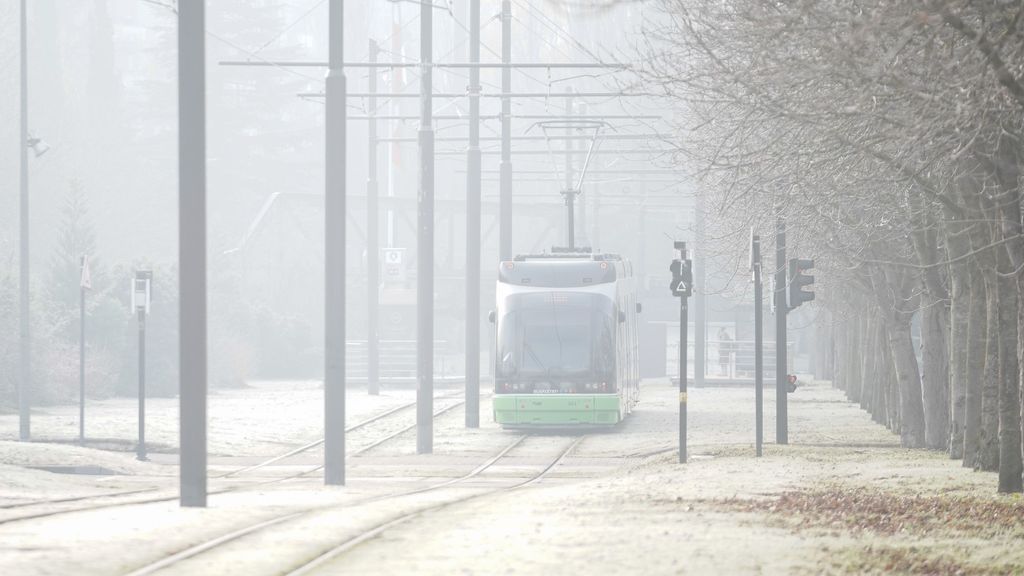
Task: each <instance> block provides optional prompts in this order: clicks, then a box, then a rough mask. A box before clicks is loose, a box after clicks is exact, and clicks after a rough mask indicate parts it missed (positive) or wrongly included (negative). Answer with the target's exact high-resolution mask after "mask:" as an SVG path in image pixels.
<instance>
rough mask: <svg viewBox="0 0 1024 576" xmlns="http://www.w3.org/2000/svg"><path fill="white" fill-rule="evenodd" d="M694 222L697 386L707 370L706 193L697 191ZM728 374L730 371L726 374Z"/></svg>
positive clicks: (694, 356) (694, 365) (695, 361)
mask: <svg viewBox="0 0 1024 576" xmlns="http://www.w3.org/2000/svg"><path fill="white" fill-rule="evenodd" d="M694 224H695V226H694V227H695V228H696V230H695V232H696V235H697V242H696V245H695V246H694V247H693V268H694V270H693V304H694V311H693V380H694V383H695V384H696V385H697V386H703V385H704V377H705V373H706V372H707V334H708V319H707V297H706V294H705V289H704V285H705V283H706V280H707V275H706V274H705V269H704V265H705V262H706V260H705V258H704V246H705V245H706V238H705V228H704V193H703V192H702V191H698V192H697V197H696V202H695V208H694ZM726 375H727V376H728V373H727V374H726Z"/></svg>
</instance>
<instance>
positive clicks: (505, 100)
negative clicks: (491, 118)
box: [498, 0, 512, 260]
mask: <svg viewBox="0 0 1024 576" xmlns="http://www.w3.org/2000/svg"><path fill="white" fill-rule="evenodd" d="M501 63H502V64H504V65H505V66H504V67H503V68H502V69H501V94H502V96H501V164H500V165H499V167H498V168H499V170H500V176H499V179H500V182H499V192H498V214H499V218H498V220H499V224H498V236H499V240H498V245H499V248H498V256H499V257H500V259H501V260H509V259H511V258H512V99H511V98H510V97H509V96H508V94H510V93H511V92H512V68H510V67H509V66H508V65H509V64H511V63H512V0H502V1H501Z"/></svg>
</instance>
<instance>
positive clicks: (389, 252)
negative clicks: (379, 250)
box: [384, 248, 405, 284]
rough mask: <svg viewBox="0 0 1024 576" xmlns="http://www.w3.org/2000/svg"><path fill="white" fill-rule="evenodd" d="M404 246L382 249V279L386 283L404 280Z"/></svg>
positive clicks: (398, 282)
mask: <svg viewBox="0 0 1024 576" xmlns="http://www.w3.org/2000/svg"><path fill="white" fill-rule="evenodd" d="M404 262H405V248H385V249H384V281H385V282H386V283H388V284H400V283H403V282H405V265H404Z"/></svg>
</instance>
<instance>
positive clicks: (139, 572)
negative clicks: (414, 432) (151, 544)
mask: <svg viewBox="0 0 1024 576" xmlns="http://www.w3.org/2000/svg"><path fill="white" fill-rule="evenodd" d="M525 438H526V436H525V435H523V436H519V437H517V438H516V439H515V440H514V441H513V442H512V443H510V444H509V445H508V446H506V447H505V448H503V449H502V450H501V451H500V452H499V453H498V454H497V455H495V456H493V457H491V458H490V459H488V460H487V461H486V462H484V463H483V464H482V465H480V466H478V467H476V468H475V469H473V471H471V472H469V473H468V474H466V475H464V476H462V477H460V478H455V479H453V480H448V481H445V482H442V483H439V484H434V485H432V486H427V487H424V488H418V489H415V490H408V491H405V492H399V493H397V494H382V495H378V496H372V497H369V498H364V499H362V500H359V501H357V502H346V503H343V504H337V505H334V506H328V507H322V506H315V507H309V508H305V509H302V510H298V511H295V512H289V513H287V514H282V515H281V516H277V517H274V518H270V519H268V520H263V521H261V522H258V523H256V524H252V525H250V526H246V527H244V528H240V529H238V530H235V531H232V532H229V533H227V534H223V535H221V536H218V537H216V538H212V539H210V540H207V541H205V542H202V543H200V544H196V545H195V546H191V547H188V548H185V549H184V550H181V551H179V552H176V553H174V554H172V555H170V556H167V557H164V558H162V559H160V560H158V561H156V562H153V563H151V564H147V565H145V566H142V567H140V568H137V569H136V570H133V571H132V572H129V573H128V574H127V575H126V576H147V575H149V574H153V573H155V572H159V571H160V570H164V569H166V568H170V567H172V566H174V565H175V564H177V563H179V562H182V561H184V560H188V559H190V558H194V557H196V556H199V555H200V554H203V553H205V552H208V551H210V550H212V549H214V548H217V547H218V546H221V545H224V544H227V543H229V542H233V541H235V540H238V539H239V538H241V537H243V536H246V535H248V534H252V533H255V532H259V531H260V530H264V529H266V528H270V527H272V526H277V525H280V524H284V523H286V522H289V521H291V520H295V519H298V518H301V517H304V516H307V515H310V514H313V513H316V512H322V511H324V510H330V509H335V508H342V507H351V506H358V505H365V504H371V503H373V502H379V501H381V500H384V499H387V498H402V497H405V496H412V495H416V494H422V493H424V492H429V491H432V490H439V489H441V488H446V487H448V486H451V485H452V484H456V483H458V482H463V481H465V480H468V479H470V478H473V477H475V476H477V475H479V474H480V473H481V472H483V471H484V470H486V469H487V468H489V467H491V466H492V465H494V463H496V462H497V461H498V460H500V459H501V458H502V457H504V456H505V455H506V454H508V453H509V452H510V451H511V450H512V449H514V448H515V447H516V446H518V445H519V444H521V443H522V441H523V440H524V439H525ZM559 461H560V460H559ZM556 463H557V461H556ZM552 466H553V464H552V465H549V466H548V468H545V471H544V472H542V473H546V471H547V470H549V469H550V468H551V467H552ZM531 480H532V478H531ZM318 558H320V557H317V559H318ZM317 559H314V560H313V561H312V562H316V561H317ZM312 562H311V563H312ZM309 564H310V563H307V564H306V565H304V567H305V566H308V565H309ZM300 569H301V568H300Z"/></svg>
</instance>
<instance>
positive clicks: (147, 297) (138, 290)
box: [132, 270, 153, 314]
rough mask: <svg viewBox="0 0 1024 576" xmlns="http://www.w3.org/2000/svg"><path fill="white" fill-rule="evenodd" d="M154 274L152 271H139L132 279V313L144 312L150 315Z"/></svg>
mask: <svg viewBox="0 0 1024 576" xmlns="http://www.w3.org/2000/svg"><path fill="white" fill-rule="evenodd" d="M152 281H153V272H152V271H151V270H139V271H137V272H135V278H132V313H136V312H143V313H145V314H149V305H150V301H151V300H152V294H153V289H152Z"/></svg>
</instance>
